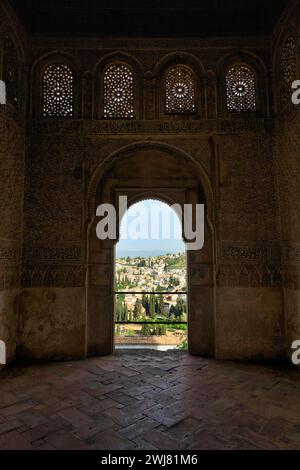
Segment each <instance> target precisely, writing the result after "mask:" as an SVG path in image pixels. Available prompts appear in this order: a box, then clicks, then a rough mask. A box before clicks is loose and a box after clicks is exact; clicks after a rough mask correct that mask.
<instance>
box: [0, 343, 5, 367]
mask: <svg viewBox="0 0 300 470" xmlns="http://www.w3.org/2000/svg"><path fill="white" fill-rule="evenodd" d="M5 364H6V344H5V342H4V341H2V340H0V365H1V366H5Z"/></svg>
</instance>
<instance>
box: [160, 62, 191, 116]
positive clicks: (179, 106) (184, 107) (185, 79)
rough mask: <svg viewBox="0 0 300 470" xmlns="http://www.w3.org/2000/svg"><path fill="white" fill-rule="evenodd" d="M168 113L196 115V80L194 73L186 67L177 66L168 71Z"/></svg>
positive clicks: (166, 87)
mask: <svg viewBox="0 0 300 470" xmlns="http://www.w3.org/2000/svg"><path fill="white" fill-rule="evenodd" d="M165 90H166V102H165V106H166V113H168V114H188V113H194V112H195V110H196V105H195V78H194V75H193V72H192V71H191V70H190V69H189V68H188V67H186V66H184V65H176V66H175V67H172V68H170V69H169V70H168V72H167V75H166V81H165Z"/></svg>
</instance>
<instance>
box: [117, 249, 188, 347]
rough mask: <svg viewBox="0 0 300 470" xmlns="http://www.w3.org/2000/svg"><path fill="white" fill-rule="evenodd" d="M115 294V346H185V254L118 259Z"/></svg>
mask: <svg viewBox="0 0 300 470" xmlns="http://www.w3.org/2000/svg"><path fill="white" fill-rule="evenodd" d="M115 290H116V299H115V321H116V343H126V344H127V345H128V344H136V343H137V342H139V340H141V341H143V342H145V341H147V343H151V342H153V341H155V343H157V342H160V343H161V344H174V345H182V344H185V341H186V330H187V325H186V324H185V323H186V321H187V300H186V255H185V254H183V253H177V254H166V255H160V256H150V257H147V258H143V257H135V258H131V257H129V256H128V257H126V258H118V259H117V260H116V271H115ZM145 322H146V323H145ZM161 322H163V323H161ZM166 322H168V323H167V325H166ZM146 338H147V340H146ZM151 338H152V339H151ZM158 338H159V339H158Z"/></svg>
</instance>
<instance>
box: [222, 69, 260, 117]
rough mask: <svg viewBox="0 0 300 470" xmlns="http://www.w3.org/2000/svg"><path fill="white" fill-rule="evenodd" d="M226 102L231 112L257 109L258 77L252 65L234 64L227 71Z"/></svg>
mask: <svg viewBox="0 0 300 470" xmlns="http://www.w3.org/2000/svg"><path fill="white" fill-rule="evenodd" d="M226 102H227V110H228V111H230V112H253V111H256V109H257V102H256V78H255V74H254V72H253V70H252V69H251V68H250V67H247V66H246V65H234V66H233V67H231V68H230V69H229V70H228V71H227V75H226Z"/></svg>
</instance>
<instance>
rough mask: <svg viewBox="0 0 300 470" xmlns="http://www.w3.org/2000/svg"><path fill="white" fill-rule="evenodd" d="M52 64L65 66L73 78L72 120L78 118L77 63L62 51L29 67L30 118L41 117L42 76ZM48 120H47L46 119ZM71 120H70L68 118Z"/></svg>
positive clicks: (78, 67)
mask: <svg viewBox="0 0 300 470" xmlns="http://www.w3.org/2000/svg"><path fill="white" fill-rule="evenodd" d="M53 63H62V64H65V65H67V66H68V67H69V68H70V69H71V71H72V73H73V78H74V85H73V103H74V112H73V119H77V118H78V117H80V114H81V113H80V109H79V103H80V102H81V89H80V85H79V73H80V72H79V70H80V66H79V62H78V61H77V59H76V58H75V57H74V56H73V55H72V54H69V53H67V52H64V51H52V52H48V53H47V54H44V55H42V56H41V57H39V58H38V59H37V60H36V61H35V62H34V63H33V64H32V67H31V74H30V75H31V80H30V106H29V115H30V118H36V117H40V118H41V117H42V112H41V110H42V75H43V72H44V71H45V69H46V68H47V67H48V66H49V65H51V64H53ZM47 119H48V120H49V118H47ZM59 119H64V118H59ZM68 119H72V118H68Z"/></svg>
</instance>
